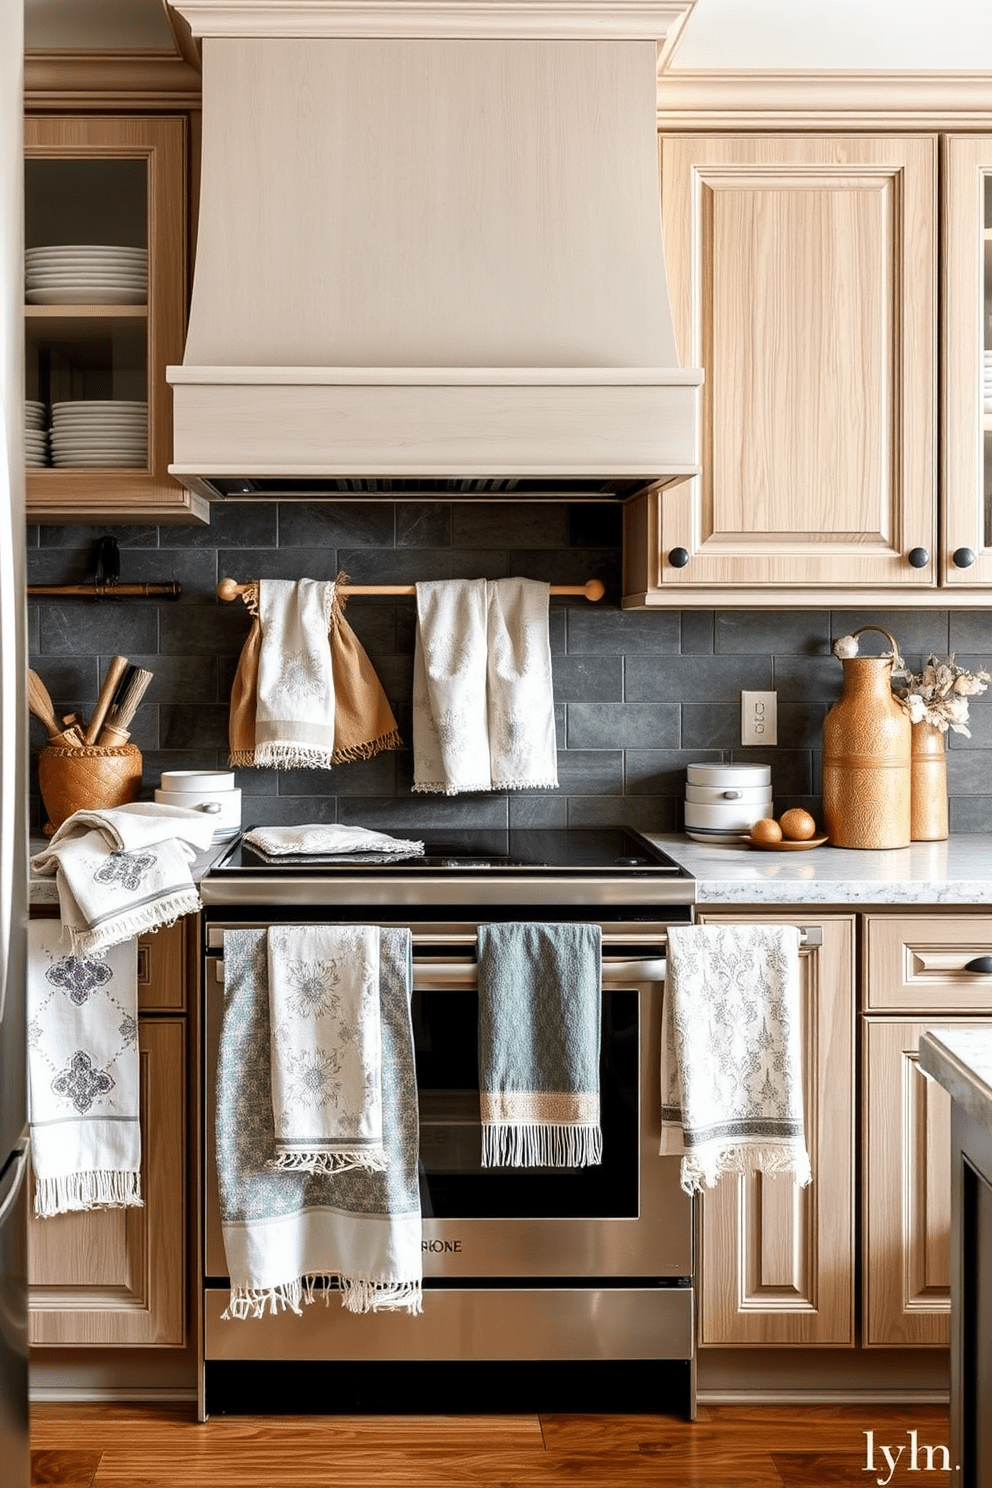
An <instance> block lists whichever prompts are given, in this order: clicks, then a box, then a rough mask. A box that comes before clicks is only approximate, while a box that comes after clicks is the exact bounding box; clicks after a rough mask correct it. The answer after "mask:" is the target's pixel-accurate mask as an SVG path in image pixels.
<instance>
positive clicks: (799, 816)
mask: <svg viewBox="0 0 992 1488" xmlns="http://www.w3.org/2000/svg"><path fill="white" fill-rule="evenodd" d="M778 824H779V826H780V827H781V828H782V836H783V837H788V839H789V841H790V842H808V841H809V839H810V838H811V837H814V836H815V835H816V822H815V821H814V820H813V818H812V817H811V816H810V814H809V812H808V811H804V810H803V808H802V807H801V806H793V808H792V810H791V811H785V812H783V813H782V815H781V816H780V817H779V819H778Z"/></svg>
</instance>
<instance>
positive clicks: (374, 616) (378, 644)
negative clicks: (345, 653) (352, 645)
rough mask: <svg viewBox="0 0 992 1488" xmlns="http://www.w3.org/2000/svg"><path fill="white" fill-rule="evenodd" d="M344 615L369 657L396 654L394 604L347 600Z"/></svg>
mask: <svg viewBox="0 0 992 1488" xmlns="http://www.w3.org/2000/svg"><path fill="white" fill-rule="evenodd" d="M345 617H346V619H347V621H348V624H349V625H350V626H351V628H352V630H353V631H354V632H355V634H356V636H357V637H358V639H359V640H360V641H361V643H362V645H363V646H364V647H365V650H366V651H367V652H368V654H369V656H370V657H375V656H394V655H395V654H396V606H395V605H391V604H381V603H379V602H378V601H376V600H371V599H363V598H362V596H361V595H359V596H358V597H357V598H356V599H352V600H349V601H348V604H347V607H346V609H345Z"/></svg>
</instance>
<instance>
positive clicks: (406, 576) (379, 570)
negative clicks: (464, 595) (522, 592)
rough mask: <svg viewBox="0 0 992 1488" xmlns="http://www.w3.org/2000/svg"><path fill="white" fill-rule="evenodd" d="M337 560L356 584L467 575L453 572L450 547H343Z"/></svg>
mask: <svg viewBox="0 0 992 1488" xmlns="http://www.w3.org/2000/svg"><path fill="white" fill-rule="evenodd" d="M338 561H339V563H340V565H341V567H342V569H343V570H344V572H345V573H346V574H348V576H349V577H350V578H351V580H352V582H353V583H355V584H416V583H418V582H420V581H422V580H425V579H450V578H452V577H459V578H460V577H464V575H460V574H459V575H452V572H451V565H452V553H451V550H450V549H448V548H377V549H376V550H375V551H374V552H369V551H367V550H365V549H362V548H341V549H339V551H338ZM480 577H485V575H481V576H480ZM409 603H411V604H412V603H413V601H412V600H411V601H409Z"/></svg>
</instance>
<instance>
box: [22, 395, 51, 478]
mask: <svg viewBox="0 0 992 1488" xmlns="http://www.w3.org/2000/svg"><path fill="white" fill-rule="evenodd" d="M47 412H48V410H47V409H46V407H45V405H44V403H39V402H38V400H37V399H36V398H28V399H26V400H25V403H24V463H25V465H47V464H48V430H47V429H46V428H45V415H46V413H47Z"/></svg>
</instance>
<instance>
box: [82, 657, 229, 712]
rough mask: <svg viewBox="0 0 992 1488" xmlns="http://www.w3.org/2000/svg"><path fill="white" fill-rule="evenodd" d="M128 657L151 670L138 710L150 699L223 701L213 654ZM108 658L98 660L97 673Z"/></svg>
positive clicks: (189, 701)
mask: <svg viewBox="0 0 992 1488" xmlns="http://www.w3.org/2000/svg"><path fill="white" fill-rule="evenodd" d="M128 659H129V661H131V663H132V664H133V665H134V666H136V667H141V668H142V669H143V670H144V671H147V672H151V673H152V680H151V681H150V682H149V684H148V689H147V691H146V692H145V695H144V697H143V698H142V700H141V703H140V704H139V710H140V708H143V707H145V706H147V705H148V704H150V703H171V702H175V701H180V700H181V701H182V702H184V703H217V702H223V701H225V698H224V697H221V696H219V694H218V692H217V658H216V657H215V656H200V655H198V656H159V655H154V656H140V655H137V654H134V653H132V654H131V655H129V657H128ZM108 660H109V658H105V659H104V660H103V661H102V662H101V673H102V672H103V671H105V670H106V662H107V661H108ZM228 695H229V694H228Z"/></svg>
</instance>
